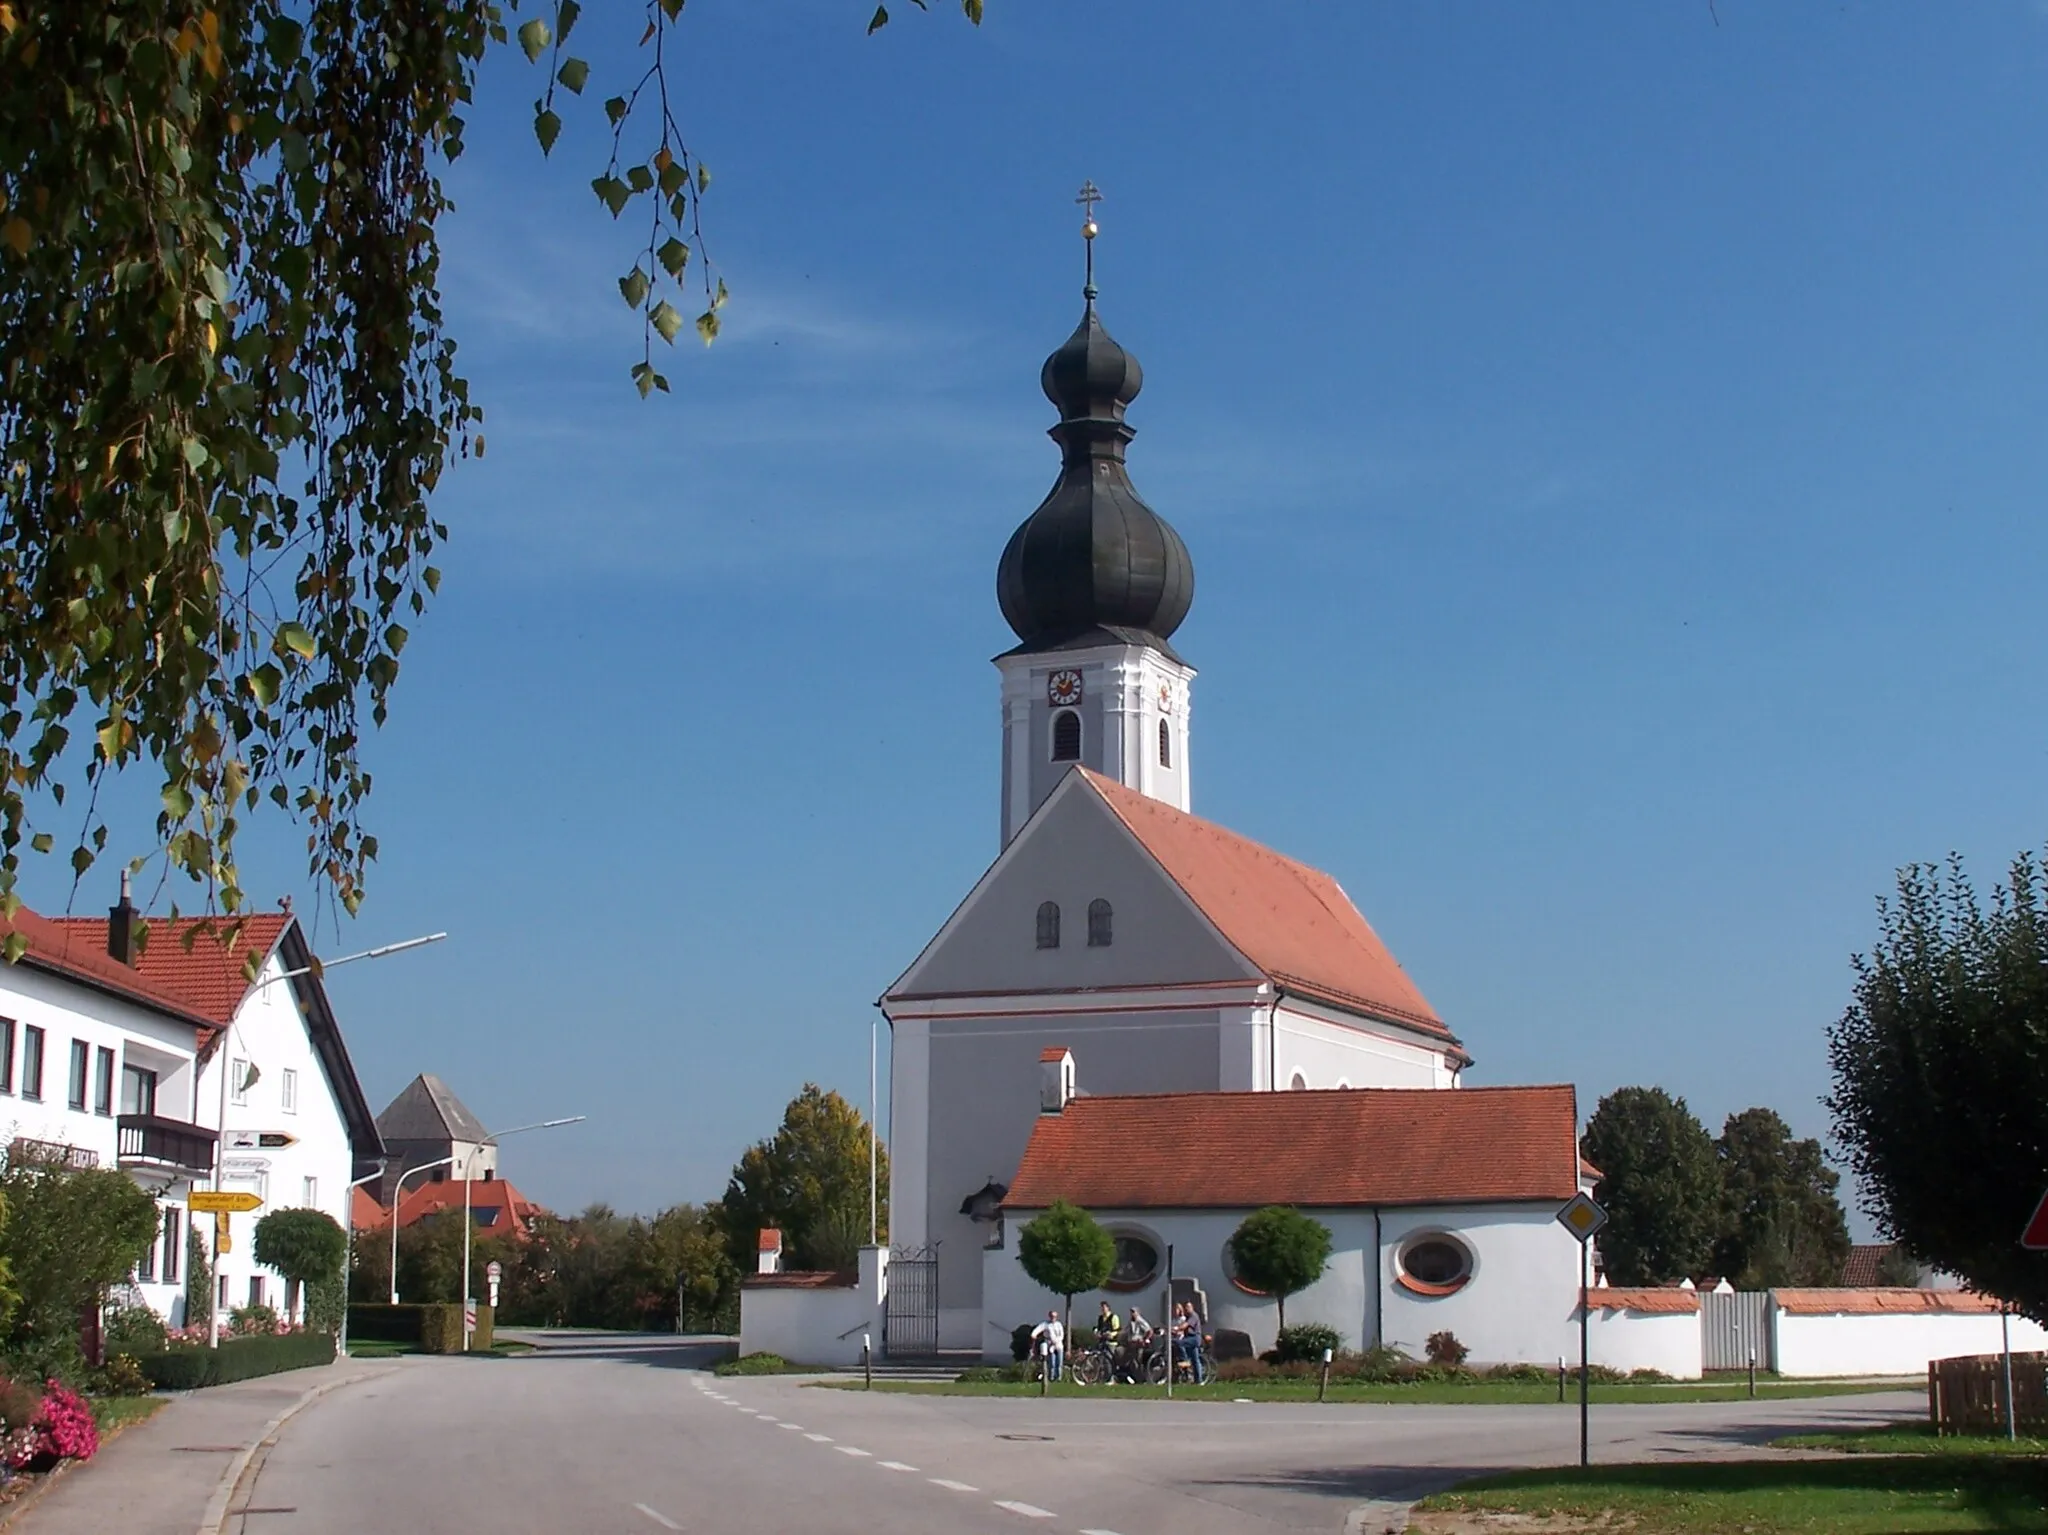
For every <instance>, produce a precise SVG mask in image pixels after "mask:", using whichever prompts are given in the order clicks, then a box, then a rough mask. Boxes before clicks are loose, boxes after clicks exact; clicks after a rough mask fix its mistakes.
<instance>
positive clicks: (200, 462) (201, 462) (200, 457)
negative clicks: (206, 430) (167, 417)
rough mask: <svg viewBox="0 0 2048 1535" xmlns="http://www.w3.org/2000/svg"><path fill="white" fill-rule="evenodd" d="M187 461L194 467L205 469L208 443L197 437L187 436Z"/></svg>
mask: <svg viewBox="0 0 2048 1535" xmlns="http://www.w3.org/2000/svg"><path fill="white" fill-rule="evenodd" d="M185 462H186V463H187V464H189V465H191V466H192V467H193V468H194V469H204V468H205V467H206V444H205V443H203V442H201V441H200V440H199V439H198V438H197V437H187V438H186V439H185Z"/></svg>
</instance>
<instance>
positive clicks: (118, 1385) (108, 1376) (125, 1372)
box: [98, 1354, 149, 1396]
mask: <svg viewBox="0 0 2048 1535" xmlns="http://www.w3.org/2000/svg"><path fill="white" fill-rule="evenodd" d="M98 1389H99V1394H100V1395H101V1396H147V1395H148V1394H149V1377H148V1376H147V1375H145V1374H143V1373H142V1365H141V1363H140V1362H139V1361H137V1359H136V1357H135V1356H134V1355H133V1354H110V1355H108V1356H107V1362H106V1366H105V1367H104V1368H103V1369H102V1370H101V1371H100V1378H99V1387H98Z"/></svg>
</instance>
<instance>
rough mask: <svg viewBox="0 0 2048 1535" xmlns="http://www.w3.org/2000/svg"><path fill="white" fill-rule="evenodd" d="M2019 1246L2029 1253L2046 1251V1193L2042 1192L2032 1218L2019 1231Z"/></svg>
mask: <svg viewBox="0 0 2048 1535" xmlns="http://www.w3.org/2000/svg"><path fill="white" fill-rule="evenodd" d="M2020 1246H2022V1247H2024V1248H2025V1249H2026V1250H2027V1251H2028V1252H2030V1253H2041V1252H2048V1194H2043V1195H2042V1196H2041V1202H2040V1203H2039V1204H2037V1205H2035V1206H2034V1218H2033V1219H2032V1220H2030V1221H2028V1222H2027V1229H2026V1230H2025V1231H2022V1232H2021V1233H2020Z"/></svg>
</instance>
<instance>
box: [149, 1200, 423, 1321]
mask: <svg viewBox="0 0 2048 1535" xmlns="http://www.w3.org/2000/svg"><path fill="white" fill-rule="evenodd" d="M365 1298H366V1299H369V1300H382V1299H384V1292H383V1291H382V1290H381V1289H380V1290H378V1292H377V1293H376V1294H375V1295H371V1296H368V1297H365ZM212 1304H213V1256H212V1253H211V1251H210V1250H209V1249H208V1247H207V1245H206V1238H205V1237H203V1236H201V1235H200V1234H199V1226H198V1223H197V1222H194V1223H193V1224H192V1225H190V1226H188V1227H186V1229H185V1325H186V1326H187V1327H197V1326H198V1325H199V1324H200V1323H201V1322H204V1321H205V1320H206V1318H207V1315H208V1311H209V1308H210V1307H211V1306H212Z"/></svg>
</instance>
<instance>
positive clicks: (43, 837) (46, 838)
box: [28, 831, 55, 853]
mask: <svg viewBox="0 0 2048 1535" xmlns="http://www.w3.org/2000/svg"><path fill="white" fill-rule="evenodd" d="M28 845H29V846H30V847H32V848H34V849H35V850H36V851H37V852H38V853H47V852H49V850H50V849H51V848H52V847H53V846H55V843H54V842H53V841H52V840H51V837H50V834H49V833H48V832H46V831H39V832H37V833H36V834H35V835H34V836H33V837H31V838H29V839H28Z"/></svg>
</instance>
